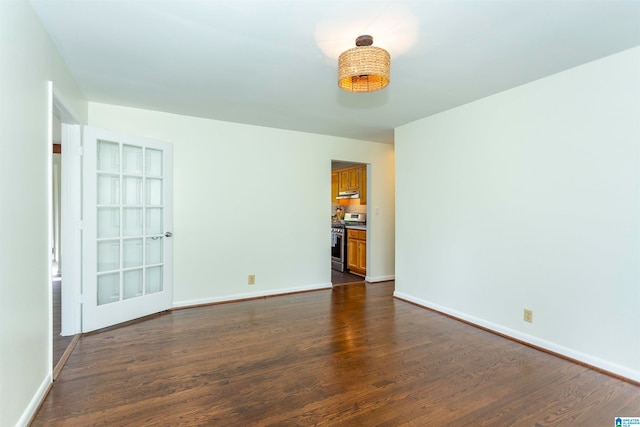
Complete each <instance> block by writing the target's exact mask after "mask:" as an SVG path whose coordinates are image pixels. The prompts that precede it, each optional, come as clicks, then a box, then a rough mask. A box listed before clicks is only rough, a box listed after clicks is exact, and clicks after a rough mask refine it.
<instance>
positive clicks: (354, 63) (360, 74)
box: [338, 35, 391, 92]
mask: <svg viewBox="0 0 640 427" xmlns="http://www.w3.org/2000/svg"><path fill="white" fill-rule="evenodd" d="M372 44H373V37H371V36H367V35H365V36H360V37H358V38H357V39H356V47H354V48H352V49H349V50H347V51H344V52H342V54H340V57H339V58H338V86H340V88H341V89H344V90H346V91H348V92H374V91H376V90H380V89H384V88H385V87H387V85H388V84H389V75H390V74H389V68H390V66H391V57H390V56H389V52H387V51H386V50H384V49H381V48H379V47H374V46H371V45H372Z"/></svg>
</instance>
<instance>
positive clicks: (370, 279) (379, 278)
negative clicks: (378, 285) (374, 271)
mask: <svg viewBox="0 0 640 427" xmlns="http://www.w3.org/2000/svg"><path fill="white" fill-rule="evenodd" d="M364 280H366V281H367V282H372V283H374V282H386V281H389V280H396V276H395V274H390V275H388V276H374V277H371V276H367V277H365V278H364Z"/></svg>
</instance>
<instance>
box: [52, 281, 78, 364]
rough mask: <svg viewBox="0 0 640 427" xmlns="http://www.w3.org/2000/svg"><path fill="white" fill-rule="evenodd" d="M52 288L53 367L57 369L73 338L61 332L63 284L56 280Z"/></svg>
mask: <svg viewBox="0 0 640 427" xmlns="http://www.w3.org/2000/svg"><path fill="white" fill-rule="evenodd" d="M51 286H52V287H53V367H54V368H55V367H56V365H57V364H58V362H59V361H60V359H62V355H63V354H64V352H65V351H66V349H67V347H68V346H69V344H71V341H72V340H73V336H68V337H63V336H62V335H60V331H61V311H60V306H61V303H62V302H61V286H62V282H61V281H60V280H59V278H58V280H56V279H54V280H53V281H52V284H51Z"/></svg>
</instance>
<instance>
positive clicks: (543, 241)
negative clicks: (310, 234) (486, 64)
mask: <svg viewBox="0 0 640 427" xmlns="http://www.w3.org/2000/svg"><path fill="white" fill-rule="evenodd" d="M395 145H396V153H395V155H396V170H397V174H396V182H397V185H396V191H397V211H398V213H397V222H396V239H397V241H396V248H397V251H396V260H397V261H396V264H397V265H396V292H397V295H399V296H401V297H405V298H407V299H410V300H412V301H415V302H418V303H420V304H423V305H426V306H431V307H435V308H438V309H441V310H443V311H445V312H449V313H452V314H455V315H458V316H460V317H462V318H465V319H469V320H472V321H474V322H477V323H479V324H482V325H485V326H489V327H491V328H494V329H496V330H499V331H501V332H505V333H507V334H510V335H512V336H515V337H518V338H521V339H525V340H527V341H530V342H532V343H534V344H538V345H542V346H545V347H547V348H550V349H552V350H555V351H559V352H561V353H564V354H566V355H569V356H572V357H576V358H578V359H581V360H583V361H585V362H587V363H592V364H594V365H597V366H599V367H601V368H604V369H608V370H610V371H614V372H616V373H619V374H621V375H624V376H627V377H629V378H632V379H635V380H640V316H638V313H639V312H640V280H639V279H640V277H639V276H640V275H639V272H640V263H639V262H640V250H639V243H640V240H639V237H640V234H639V232H640V204H639V196H640V186H639V184H640V180H639V173H640V156H639V154H640V150H639V145H640V48H635V49H632V50H628V51H625V52H622V53H619V54H616V55H613V56H610V57H607V58H604V59H601V60H598V61H595V62H592V63H588V64H586V65H583V66H580V67H577V68H573V69H570V70H567V71H565V72H562V73H559V74H556V75H553V76H551V77H548V78H544V79H541V80H538V81H535V82H532V83H529V84H526V85H523V86H520V87H518V88H515V89H512V90H508V91H506V92H503V93H500V94H497V95H494V96H491V97H488V98H485V99H481V100H479V101H477V102H473V103H471V104H467V105H465V106H462V107H459V108H455V109H452V110H450V111H447V112H444V113H441V114H438V115H435V116H432V117H429V118H425V119H422V120H418V121H416V122H413V123H410V124H408V125H406V126H403V127H401V128H399V129H397V130H396V143H395ZM415 218H419V221H415ZM524 308H529V309H531V310H533V312H534V322H533V323H532V324H528V323H524V322H523V309H524Z"/></svg>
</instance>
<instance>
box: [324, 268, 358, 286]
mask: <svg viewBox="0 0 640 427" xmlns="http://www.w3.org/2000/svg"><path fill="white" fill-rule="evenodd" d="M362 282H364V277H362V276H356V275H355V274H351V273H347V272H344V273H340V272H339V271H336V270H333V269H332V270H331V283H333V284H334V285H344V284H345V283H362Z"/></svg>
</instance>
